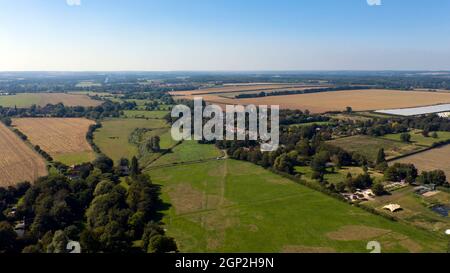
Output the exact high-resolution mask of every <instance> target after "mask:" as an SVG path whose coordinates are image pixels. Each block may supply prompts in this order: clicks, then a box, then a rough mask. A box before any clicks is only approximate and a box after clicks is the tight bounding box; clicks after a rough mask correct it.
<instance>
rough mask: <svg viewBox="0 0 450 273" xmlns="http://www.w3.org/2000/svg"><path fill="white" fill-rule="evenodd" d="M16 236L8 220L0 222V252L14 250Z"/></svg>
mask: <svg viewBox="0 0 450 273" xmlns="http://www.w3.org/2000/svg"><path fill="white" fill-rule="evenodd" d="M16 237H17V234H16V232H15V231H14V230H13V228H12V226H11V225H10V224H9V223H8V222H0V253H9V252H12V251H14V249H15V241H16Z"/></svg>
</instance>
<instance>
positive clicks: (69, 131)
mask: <svg viewBox="0 0 450 273" xmlns="http://www.w3.org/2000/svg"><path fill="white" fill-rule="evenodd" d="M92 124H95V122H94V121H92V120H88V119H84V118H17V119H13V126H14V127H16V128H17V129H19V130H20V131H21V132H22V133H24V134H25V135H26V136H28V140H29V141H30V142H31V143H32V144H33V145H39V147H41V149H42V150H44V151H45V152H47V153H49V154H50V155H51V156H52V157H53V158H54V159H55V160H57V161H60V162H62V163H64V164H66V165H69V166H71V165H74V164H80V163H85V162H89V161H92V160H93V159H95V153H94V152H93V150H92V147H91V146H90V145H89V143H88V142H87V140H86V134H87V131H88V129H89V126H90V125H92Z"/></svg>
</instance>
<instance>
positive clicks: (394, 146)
mask: <svg viewBox="0 0 450 273" xmlns="http://www.w3.org/2000/svg"><path fill="white" fill-rule="evenodd" d="M327 143H329V144H332V145H335V146H338V147H341V148H343V149H344V150H346V151H348V152H356V153H358V154H360V155H363V156H365V157H366V158H367V160H369V161H371V162H375V160H376V158H377V155H378V151H379V150H380V149H381V148H384V151H385V153H386V159H392V158H395V157H397V156H401V155H404V154H409V153H412V152H415V151H418V150H421V149H424V147H420V146H417V145H414V144H409V143H403V142H400V141H394V140H389V139H383V138H376V137H371V136H364V135H358V136H351V137H344V138H338V139H335V140H331V141H328V142H327Z"/></svg>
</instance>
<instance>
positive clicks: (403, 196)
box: [364, 187, 450, 234]
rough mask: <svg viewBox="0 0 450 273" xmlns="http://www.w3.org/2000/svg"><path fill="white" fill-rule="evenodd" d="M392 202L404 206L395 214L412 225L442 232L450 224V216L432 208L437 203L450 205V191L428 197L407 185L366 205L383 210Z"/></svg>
mask: <svg viewBox="0 0 450 273" xmlns="http://www.w3.org/2000/svg"><path fill="white" fill-rule="evenodd" d="M391 203H395V204H399V205H400V206H401V207H402V210H401V211H398V212H396V213H395V214H394V216H395V217H398V218H400V219H402V220H403V221H406V222H408V223H410V224H411V225H417V226H419V227H422V228H426V229H429V230H431V231H438V232H440V233H442V234H443V233H444V232H445V230H446V229H448V228H449V226H450V218H449V217H443V216H441V215H439V214H438V213H436V212H434V211H432V210H431V208H430V207H432V206H433V205H436V204H441V205H445V206H450V193H447V192H439V193H436V194H434V195H433V196H430V197H426V196H419V195H416V194H415V193H414V190H413V188H412V187H406V188H402V189H399V190H396V191H394V192H392V193H391V194H390V195H386V196H382V197H379V198H377V199H375V200H373V201H369V202H365V203H364V205H367V206H370V207H373V208H375V209H377V210H379V211H382V210H383V206H385V205H387V204H391Z"/></svg>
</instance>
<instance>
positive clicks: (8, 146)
mask: <svg viewBox="0 0 450 273" xmlns="http://www.w3.org/2000/svg"><path fill="white" fill-rule="evenodd" d="M0 151H1V157H0V186H1V187H5V186H12V185H15V184H16V183H19V182H23V181H29V182H34V181H35V180H36V179H37V178H39V177H41V176H45V175H47V166H46V163H45V161H44V159H43V158H42V157H41V156H39V155H38V154H37V153H36V152H34V151H33V150H32V149H31V147H29V146H27V145H26V144H25V143H24V142H23V141H22V140H21V139H20V138H19V137H18V136H16V135H15V134H14V133H13V132H12V131H11V130H10V129H8V128H7V127H5V126H4V125H3V124H2V123H0Z"/></svg>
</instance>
